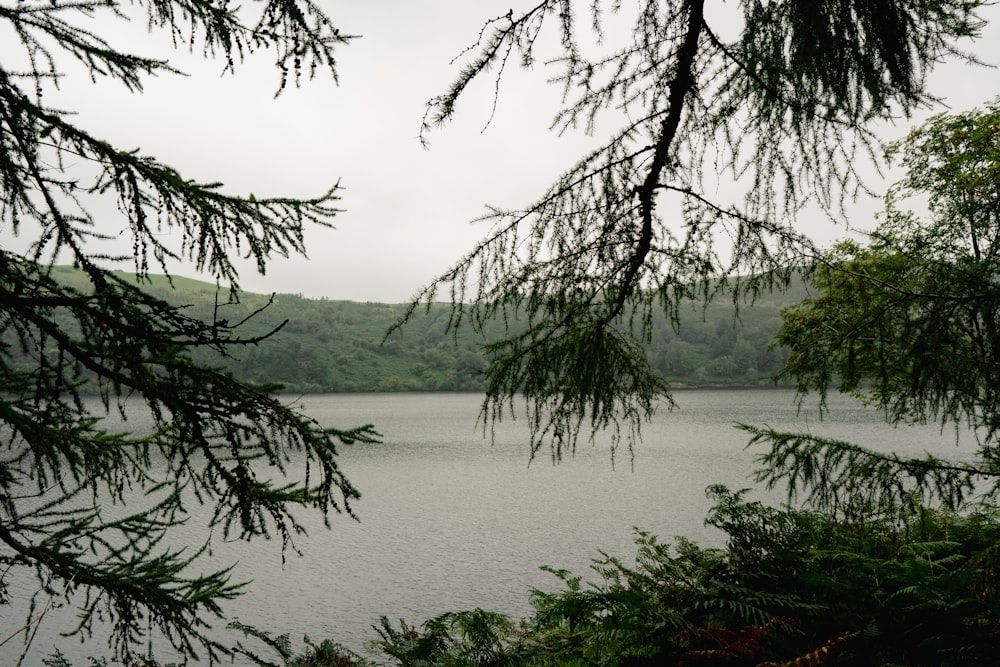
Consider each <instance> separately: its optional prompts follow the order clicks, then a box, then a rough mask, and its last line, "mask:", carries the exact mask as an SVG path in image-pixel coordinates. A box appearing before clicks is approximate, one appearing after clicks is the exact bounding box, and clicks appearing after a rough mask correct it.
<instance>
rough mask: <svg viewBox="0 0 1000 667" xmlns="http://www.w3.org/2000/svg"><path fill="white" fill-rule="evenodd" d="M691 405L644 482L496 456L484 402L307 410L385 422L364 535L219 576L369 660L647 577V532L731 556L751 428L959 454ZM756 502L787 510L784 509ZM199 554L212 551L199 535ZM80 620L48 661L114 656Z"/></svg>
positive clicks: (266, 552)
mask: <svg viewBox="0 0 1000 667" xmlns="http://www.w3.org/2000/svg"><path fill="white" fill-rule="evenodd" d="M676 399H677V401H678V405H679V407H678V408H677V409H675V410H673V411H667V410H663V411H661V412H660V413H658V414H657V415H656V417H655V419H654V421H653V422H652V423H651V424H649V425H647V426H646V427H644V429H643V441H642V442H641V443H640V445H639V446H638V448H637V450H636V453H635V459H634V465H630V462H629V459H628V453H627V452H624V451H622V452H619V454H618V457H617V461H616V465H615V466H614V467H612V465H611V460H610V456H609V452H608V442H607V441H606V440H602V439H601V438H598V440H597V443H596V444H595V445H593V446H592V445H590V444H588V443H587V442H586V441H585V440H582V441H581V445H580V448H579V450H578V451H577V453H576V455H575V456H574V457H567V458H565V459H564V460H563V462H562V463H560V464H559V465H553V464H552V463H551V460H550V459H549V458H548V457H547V456H546V455H543V456H541V457H540V458H538V459H536V460H535V461H534V462H533V463H531V465H530V466H529V465H528V449H527V444H526V441H527V438H526V428H527V427H526V425H525V423H524V421H523V420H521V421H513V422H512V421H509V420H508V421H505V422H504V423H502V424H501V425H500V427H499V428H498V430H497V433H496V438H495V441H494V442H493V443H492V444H491V442H490V439H489V438H486V439H484V438H483V437H482V430H481V428H479V427H477V425H476V422H477V416H478V410H479V402H480V400H481V396H480V395H479V394H464V393H417V394H412V393H411V394H337V395H310V396H304V397H299V398H296V399H295V400H297V401H298V402H299V403H301V404H302V405H303V406H304V407H305V409H306V411H307V412H308V413H309V414H311V415H312V416H314V417H315V418H316V419H318V420H319V421H320V422H321V423H323V424H325V425H329V426H338V427H350V426H357V425H360V424H364V423H373V424H375V426H376V428H377V429H378V430H379V432H380V433H382V435H383V438H384V442H383V443H382V444H379V445H364V446H359V445H356V446H352V447H346V448H342V449H341V464H342V467H343V470H344V471H345V472H346V474H347V476H348V478H349V479H350V480H351V481H352V483H354V484H355V486H357V487H358V488H359V489H360V490H361V493H362V498H361V500H360V501H359V502H357V503H356V505H355V511H356V512H357V514H358V515H359V518H360V521H359V522H355V521H353V520H351V519H350V518H348V517H343V516H341V517H338V516H334V517H333V518H332V529H331V530H326V529H324V528H323V526H322V524H321V522H319V521H316V522H313V523H315V524H316V525H315V526H314V527H312V528H310V530H309V535H308V537H307V538H300V539H299V540H298V542H297V546H298V547H299V548H300V549H302V551H303V552H304V554H303V556H302V557H297V556H295V555H294V554H287V556H288V557H287V560H286V562H285V563H284V564H283V563H282V558H281V553H280V545H278V544H276V543H274V542H261V543H256V542H254V543H251V544H249V545H248V544H246V543H241V542H237V543H230V544H221V545H218V546H217V547H216V548H215V549H214V557H215V559H217V560H218V561H219V562H221V563H229V562H233V561H238V563H239V564H238V566H237V568H236V575H235V576H236V578H238V579H252V580H253V584H252V585H251V587H250V590H249V592H248V593H247V594H246V595H244V596H243V597H241V598H240V599H238V600H237V601H235V602H234V603H232V604H231V605H230V606H228V607H227V610H228V613H229V614H230V616H231V617H235V618H238V619H239V620H240V621H242V622H244V623H249V624H251V625H258V626H260V627H262V628H265V629H267V630H269V631H271V632H272V633H277V634H282V633H289V634H290V635H291V637H292V639H293V641H295V642H299V640H301V638H302V636H303V635H309V636H310V637H311V638H312V639H314V640H321V639H324V638H333V639H335V640H336V641H339V642H340V643H342V644H344V645H346V646H348V647H350V648H352V649H354V650H356V651H359V652H361V653H364V652H365V649H366V646H367V644H368V642H370V641H371V640H372V639H375V638H376V637H377V635H376V634H375V632H374V630H372V629H371V626H372V624H373V623H375V622H377V620H378V618H379V617H380V616H381V615H383V614H385V615H387V616H389V618H390V619H391V620H393V621H398V619H400V618H403V619H405V620H406V621H407V622H408V623H410V624H419V622H422V621H423V620H426V619H427V618H429V617H431V616H433V615H436V614H439V613H442V612H445V611H449V610H459V609H471V608H474V607H483V608H485V609H490V610H493V611H499V612H503V613H506V614H509V615H511V616H513V617H515V618H519V617H521V616H524V615H527V614H528V613H529V611H530V605H529V592H530V589H531V588H533V587H534V588H541V589H544V590H556V589H557V588H558V581H557V580H556V579H555V577H554V576H552V575H551V574H548V573H546V572H542V571H541V570H540V569H539V568H540V566H542V565H550V566H553V567H556V568H566V569H569V570H571V571H573V572H576V573H579V574H584V575H586V574H587V568H588V565H589V564H590V562H591V560H592V559H593V558H596V557H599V556H600V551H602V550H603V551H604V552H606V553H609V554H612V555H617V556H621V557H623V558H625V559H626V561H631V560H632V556H633V555H634V548H633V526H635V527H639V528H641V529H642V530H646V531H649V532H652V533H654V534H656V535H658V536H660V537H661V538H662V539H664V540H669V539H670V538H671V537H672V536H675V535H682V536H685V537H688V538H691V539H693V540H695V541H696V542H698V543H700V544H702V545H720V544H721V539H722V538H721V535H720V534H719V533H718V532H717V531H715V529H712V528H709V527H706V526H705V525H704V518H705V516H706V513H707V511H708V509H709V507H710V502H709V500H708V499H707V498H706V497H705V488H706V487H707V486H709V485H710V484H714V483H722V484H726V485H728V486H729V487H730V488H733V489H739V488H744V487H748V486H751V485H752V482H751V480H750V478H749V475H750V473H751V471H752V470H753V467H754V464H753V457H754V455H755V452H753V451H748V450H746V449H745V448H744V446H745V444H746V441H747V435H746V434H745V433H743V432H742V431H738V430H736V429H734V428H733V424H734V423H735V422H746V423H751V424H757V425H768V426H771V427H774V428H777V429H785V430H799V431H802V430H808V431H810V432H813V433H816V434H820V435H825V436H831V437H837V438H841V439H845V440H851V441H854V442H858V443H860V444H870V443H878V444H879V446H880V447H881V448H885V449H892V450H896V451H901V452H907V453H911V454H913V455H920V454H921V453H922V452H924V451H932V452H934V453H936V454H938V455H955V454H957V453H958V451H956V449H955V447H956V442H955V436H954V434H953V433H951V432H948V433H946V434H945V435H943V436H942V434H941V432H940V429H939V428H938V427H935V426H924V427H911V426H907V427H899V428H893V427H891V426H889V425H886V424H884V423H883V422H882V419H881V414H880V413H878V412H877V411H872V410H870V409H865V408H863V407H861V406H860V405H858V404H857V403H856V402H855V401H853V400H852V399H850V398H848V397H843V396H833V397H831V400H830V407H831V411H830V413H829V414H828V415H826V416H825V417H824V418H823V419H822V420H820V418H819V414H818V411H817V409H816V405H815V402H812V403H808V404H807V405H806V406H805V407H804V408H803V410H802V411H801V412H799V411H798V409H797V407H796V405H795V403H794V400H793V399H794V392H792V391H790V390H786V389H757V390H681V391H678V392H677V393H676ZM289 400H291V398H290V397H289ZM961 444H963V445H964V446H963V447H962V450H961V452H962V453H966V454H967V453H969V452H971V443H970V442H966V443H961ZM755 494H756V495H755V496H754V497H759V498H766V499H768V500H772V501H774V502H781V501H782V500H783V499H784V498H783V495H782V494H780V493H777V492H772V493H770V494H766V493H763V492H759V491H757V492H755ZM306 523H307V525H309V524H308V522H306ZM177 539H178V541H183V540H184V539H185V536H184V535H179V536H178V538H177ZM190 539H191V542H192V543H196V542H197V541H198V536H197V535H194V534H192V535H191V536H190ZM175 545H177V542H175ZM584 580H585V581H586V580H587V577H586V576H584ZM0 609H2V614H3V618H4V619H6V620H5V622H4V623H3V626H4V627H6V628H15V627H17V625H19V624H20V623H21V622H23V618H24V608H23V607H22V606H19V605H18V604H17V603H16V601H15V604H13V605H11V606H7V607H0ZM60 616H61V617H62V619H63V620H62V621H60ZM71 618H72V614H71V612H68V610H65V609H64V610H58V613H54V614H52V615H51V618H47V619H46V624H45V626H43V628H42V631H41V632H40V633H39V636H38V637H37V638H36V640H35V644H34V646H33V649H34V651H33V654H32V655H38V656H44V655H47V654H48V653H49V652H51V647H52V646H53V644H55V643H58V644H59V645H60V646H61V647H62V650H63V651H64V652H65V653H66V654H67V655H68V656H74V655H89V654H98V653H100V652H101V648H102V646H103V645H102V644H100V643H99V642H98V641H97V640H95V641H94V645H93V646H80V645H79V643H77V642H74V641H72V640H66V639H59V638H58V637H55V636H54V632H55V631H56V630H57V629H60V628H58V627H57V626H58V624H59V623H60V622H67V620H65V619H71ZM62 629H65V628H62ZM11 643H12V644H14V643H16V641H15V642H11ZM11 655H12V654H11V652H10V646H9V645H8V646H7V647H5V648H3V649H0V662H2V663H3V664H8V663H9V662H10V656H11ZM13 655H14V656H15V657H14V659H15V660H16V654H13ZM166 657H167V656H161V659H164V658H166ZM25 664H38V660H37V659H33V661H26V663H25Z"/></svg>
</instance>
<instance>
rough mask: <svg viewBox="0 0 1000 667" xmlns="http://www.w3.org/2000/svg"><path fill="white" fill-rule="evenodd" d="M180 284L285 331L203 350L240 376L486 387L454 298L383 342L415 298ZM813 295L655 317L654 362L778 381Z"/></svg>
mask: <svg viewBox="0 0 1000 667" xmlns="http://www.w3.org/2000/svg"><path fill="white" fill-rule="evenodd" d="M55 272H56V275H57V276H58V279H59V280H60V281H63V282H67V283H70V284H74V283H77V282H78V283H79V284H80V286H81V287H82V285H83V281H82V277H81V276H79V275H78V274H77V273H76V272H75V271H74V270H73V269H71V268H69V267H57V268H56V269H55ZM121 275H122V276H124V275H125V274H121ZM173 282H174V285H173V287H171V286H170V285H169V284H168V282H167V281H166V279H165V278H154V282H153V284H152V286H151V289H150V291H151V293H153V294H155V295H157V296H158V297H160V298H163V299H164V300H166V301H169V302H171V303H173V304H176V305H183V306H185V312H186V313H187V314H188V315H191V316H195V317H197V318H199V319H202V320H206V321H210V320H211V319H212V318H213V317H215V318H218V319H222V320H227V321H228V322H229V323H230V324H233V323H236V322H240V321H242V320H244V319H246V318H250V319H249V320H248V321H247V323H246V325H245V328H243V329H242V331H243V335H244V336H248V337H249V336H252V335H260V334H264V333H266V332H268V331H271V330H274V329H278V330H277V331H276V332H275V333H274V335H273V336H271V337H270V338H268V339H267V340H265V341H264V342H262V343H260V344H259V345H251V346H248V347H246V348H243V349H240V350H237V351H235V353H234V354H235V355H236V356H234V357H233V358H223V357H221V356H211V355H212V353H211V352H210V351H209V350H207V349H200V350H197V351H196V352H195V355H194V356H195V359H196V361H199V362H207V363H211V364H212V365H216V366H219V367H222V368H225V369H226V370H228V371H230V372H232V373H233V374H234V375H236V376H237V377H239V378H244V379H247V380H250V381H253V382H260V383H265V382H280V383H282V384H284V385H285V386H286V388H287V390H289V391H294V392H328V391H439V390H443V391H467V390H471V391H476V390H482V389H483V384H482V381H481V378H480V376H479V371H480V370H481V369H482V368H483V366H484V364H483V353H482V350H481V343H483V342H484V340H482V339H478V338H476V337H475V336H474V334H473V333H472V331H471V329H469V328H462V329H461V330H460V331H459V332H458V335H457V336H456V335H454V334H453V333H452V332H448V331H447V323H448V317H449V313H450V306H448V305H446V304H433V305H432V306H431V307H430V308H429V309H428V310H427V311H426V312H424V311H420V313H419V314H418V315H417V316H416V317H414V318H413V319H412V321H410V322H409V323H408V324H407V325H406V326H405V327H403V328H402V329H401V330H399V331H397V332H396V333H395V334H393V335H392V336H390V337H389V339H388V340H386V341H385V342H383V337H384V336H385V332H386V331H387V330H388V329H389V328H390V326H391V325H392V324H393V323H394V322H396V321H397V320H398V319H399V317H400V316H401V315H402V314H403V313H404V311H405V309H406V308H407V305H406V304H384V303H358V302H354V301H333V300H327V299H321V300H316V299H307V298H304V297H302V296H300V295H294V294H277V295H275V296H274V297H273V299H272V297H269V296H267V295H262V294H250V293H243V294H241V295H240V297H239V302H238V303H228V298H229V294H228V292H227V291H226V290H222V291H219V292H217V291H216V288H215V286H214V285H213V284H210V283H205V282H200V281H196V280H190V279H186V278H174V281H173ZM804 294H805V292H804V288H802V287H798V288H796V289H794V290H792V291H790V292H787V293H783V294H771V295H765V297H764V298H761V299H759V300H758V301H757V302H756V303H754V304H752V305H746V304H742V305H741V306H740V308H739V310H738V313H737V310H736V309H735V308H734V306H733V304H732V303H731V302H730V301H728V300H727V299H726V298H725V297H717V298H716V299H715V300H714V301H713V302H712V303H710V304H709V305H708V307H707V308H703V307H702V306H701V305H700V304H691V305H690V306H688V307H686V308H685V309H684V310H683V311H682V314H681V322H680V327H679V331H678V332H677V333H675V332H674V331H673V330H671V328H670V326H669V324H668V323H667V322H666V321H664V320H660V321H658V322H657V323H656V324H655V326H654V333H653V336H652V340H651V342H650V353H651V359H652V363H653V368H654V370H655V371H656V372H658V373H659V374H661V375H662V376H663V377H665V378H667V379H668V380H670V381H671V382H672V383H674V384H676V385H710V384H739V385H753V384H760V383H767V382H770V378H771V376H773V375H774V374H775V373H776V372H777V371H778V369H779V368H780V366H781V364H782V362H783V361H784V358H785V351H784V350H769V349H768V346H769V344H770V343H771V341H772V339H773V337H774V334H775V333H776V332H777V331H778V328H779V326H780V315H779V309H780V308H781V307H784V306H786V305H790V304H792V303H796V302H798V301H799V300H801V299H802V297H803V296H804ZM269 299H272V300H271V303H270V305H268V300H269ZM265 306H267V307H266V308H265ZM258 311H259V312H258ZM255 313H256V314H255ZM279 327H280V328H279ZM498 331H499V327H498Z"/></svg>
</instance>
